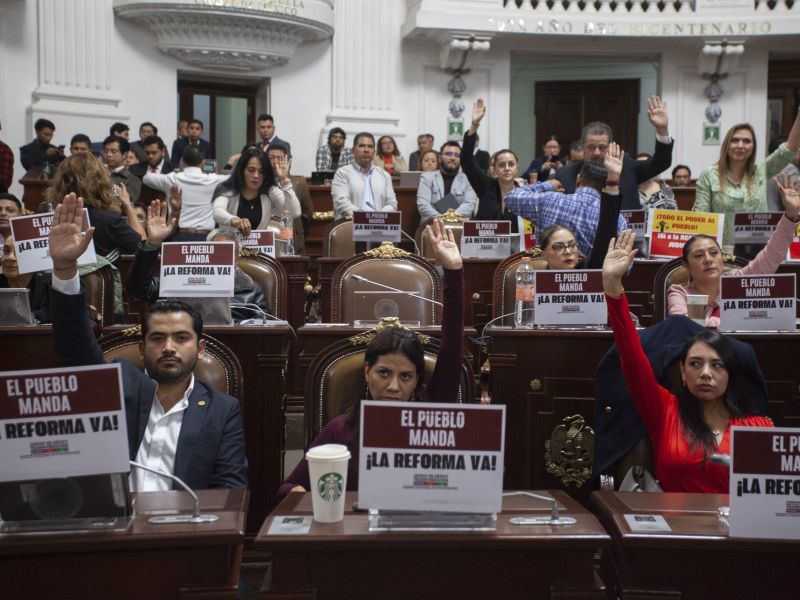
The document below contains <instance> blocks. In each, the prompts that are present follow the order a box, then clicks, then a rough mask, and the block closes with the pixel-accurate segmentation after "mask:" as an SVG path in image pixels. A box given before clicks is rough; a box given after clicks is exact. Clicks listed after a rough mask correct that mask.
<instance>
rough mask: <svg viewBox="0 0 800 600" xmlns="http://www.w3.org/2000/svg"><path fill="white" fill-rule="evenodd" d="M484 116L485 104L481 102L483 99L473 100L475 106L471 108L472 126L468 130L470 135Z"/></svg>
mask: <svg viewBox="0 0 800 600" xmlns="http://www.w3.org/2000/svg"><path fill="white" fill-rule="evenodd" d="M485 115H486V103H485V102H484V101H483V98H478V99H477V100H475V104H474V105H473V106H472V126H471V127H470V128H469V129H470V131H471V132H472V133H475V132H476V131H477V130H478V126H479V125H480V124H481V119H483V117H484V116H485Z"/></svg>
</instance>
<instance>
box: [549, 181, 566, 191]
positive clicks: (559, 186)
mask: <svg viewBox="0 0 800 600" xmlns="http://www.w3.org/2000/svg"><path fill="white" fill-rule="evenodd" d="M547 183H549V184H550V185H552V186H553V191H554V192H563V191H564V184H563V183H561V182H560V181H559V180H558V179H548V180H547Z"/></svg>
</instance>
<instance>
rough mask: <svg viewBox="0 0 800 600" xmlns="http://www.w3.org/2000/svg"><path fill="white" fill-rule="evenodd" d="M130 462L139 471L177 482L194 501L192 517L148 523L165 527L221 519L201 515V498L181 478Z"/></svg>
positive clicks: (154, 519)
mask: <svg viewBox="0 0 800 600" xmlns="http://www.w3.org/2000/svg"><path fill="white" fill-rule="evenodd" d="M128 462H129V463H130V464H131V466H132V467H136V468H137V469H143V470H145V471H149V472H150V473H155V474H156V475H161V476H162V477H166V478H167V479H171V480H172V481H177V482H178V485H180V486H181V487H182V488H183V489H185V490H186V491H187V492H189V495H190V496H191V497H192V499H193V500H194V505H193V507H192V514H191V515H159V516H156V517H150V518H149V519H147V522H148V523H153V524H154V525H164V524H167V523H169V524H172V523H212V522H214V521H216V520H217V519H219V515H208V514H206V515H204V514H201V513H200V498H198V497H197V494H195V493H194V492H193V491H192V488H190V487H189V486H188V485H186V484H185V483H184V482H183V481H182V480H181V478H180V477H176V476H175V475H173V474H172V473H167V472H166V471H159V470H158V469H153V468H152V467H146V466H144V465H143V464H141V463H137V462H136V461H133V460H130V461H128Z"/></svg>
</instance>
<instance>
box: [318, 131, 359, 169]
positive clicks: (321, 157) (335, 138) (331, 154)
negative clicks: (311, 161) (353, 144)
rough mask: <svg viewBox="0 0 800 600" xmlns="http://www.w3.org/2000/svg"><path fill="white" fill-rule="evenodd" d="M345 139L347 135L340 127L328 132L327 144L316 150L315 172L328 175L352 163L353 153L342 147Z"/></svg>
mask: <svg viewBox="0 0 800 600" xmlns="http://www.w3.org/2000/svg"><path fill="white" fill-rule="evenodd" d="M346 139H347V134H346V133H345V131H344V129H342V128H341V127H334V128H333V129H331V130H330V131H329V132H328V143H327V144H325V145H323V146H320V147H319V148H317V158H316V165H317V171H319V172H321V173H330V172H333V171H335V170H336V169H338V168H339V167H346V166H347V165H349V164H350V163H352V162H353V151H352V150H350V148H345V147H344V143H345V140H346Z"/></svg>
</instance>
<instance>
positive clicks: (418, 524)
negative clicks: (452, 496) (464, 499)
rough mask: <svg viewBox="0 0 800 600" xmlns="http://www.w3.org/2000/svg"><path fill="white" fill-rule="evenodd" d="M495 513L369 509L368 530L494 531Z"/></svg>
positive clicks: (495, 523)
mask: <svg viewBox="0 0 800 600" xmlns="http://www.w3.org/2000/svg"><path fill="white" fill-rule="evenodd" d="M496 525H497V514H496V513H453V512H433V511H430V512H428V511H405V510H377V509H370V510H369V531H370V532H377V531H495V530H496V529H497V526H496Z"/></svg>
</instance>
